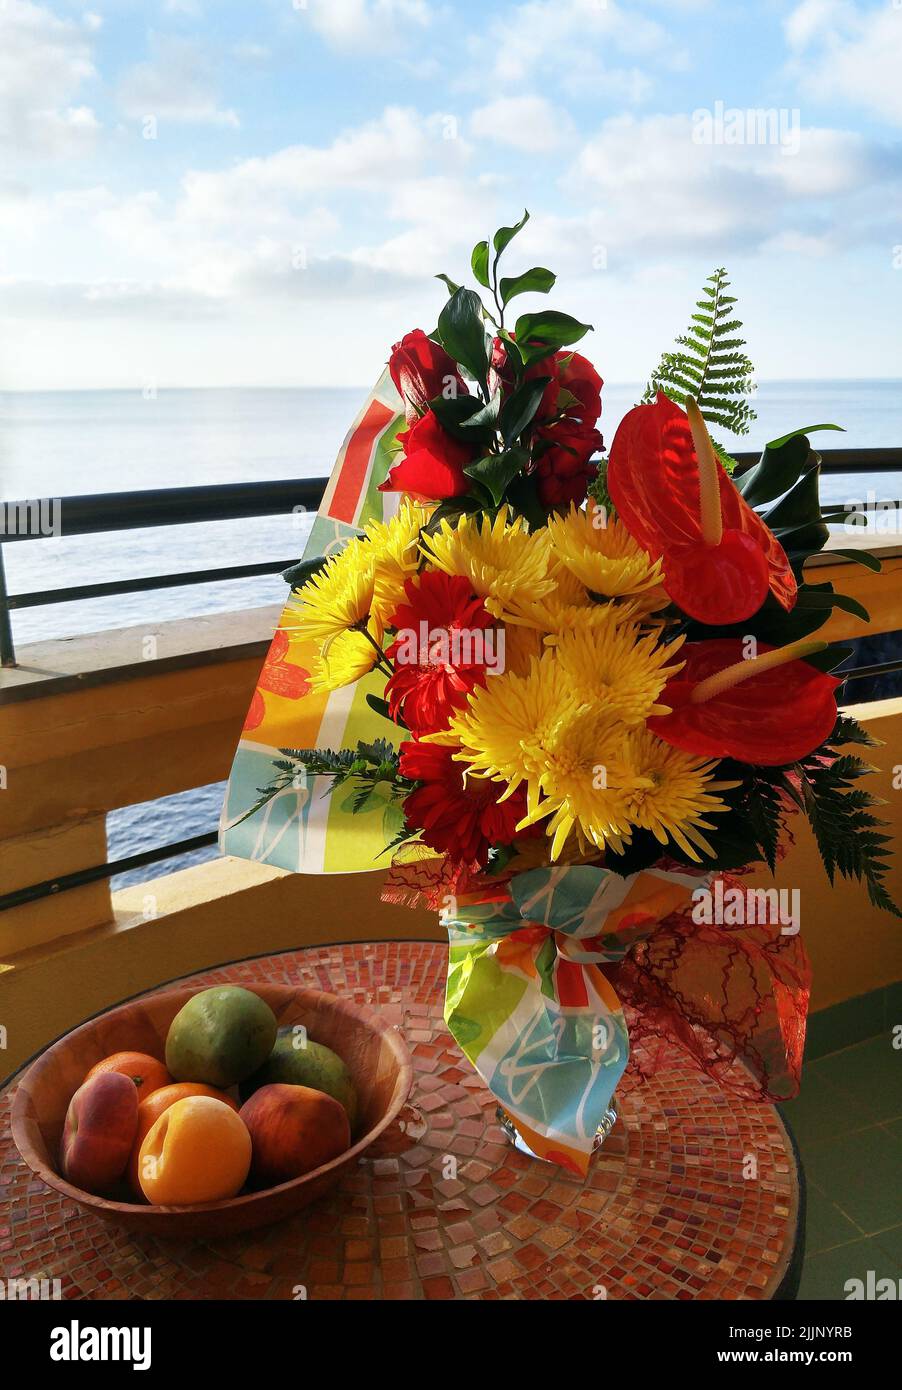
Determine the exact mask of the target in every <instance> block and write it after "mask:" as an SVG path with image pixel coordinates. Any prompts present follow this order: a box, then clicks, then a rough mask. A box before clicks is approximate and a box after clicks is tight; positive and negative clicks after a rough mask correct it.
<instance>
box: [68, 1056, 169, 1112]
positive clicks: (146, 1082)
mask: <svg viewBox="0 0 902 1390" xmlns="http://www.w3.org/2000/svg"><path fill="white" fill-rule="evenodd" d="M102 1071H118V1072H120V1073H121V1074H122V1076H127V1077H129V1078H130V1079H131V1080H132V1081H134V1083H135V1085H136V1086H137V1088H138V1104H139V1105H140V1103H141V1101H143V1100H146V1099H147V1097H148V1096H149V1095H150V1094H151V1093H152V1092H153V1091H158V1090H159V1089H160V1087H161V1086H168V1085H170V1083H171V1081H172V1077H171V1076H170V1075H169V1072H168V1071H167V1070H166V1067H165V1066H164V1064H163V1063H162V1062H161V1061H159V1059H158V1058H156V1057H151V1056H150V1054H149V1053H147V1052H114V1053H113V1054H112V1056H110V1057H104V1059H103V1061H102V1062H95V1063H94V1065H93V1067H92V1068H91V1070H90V1071H89V1072H88V1075H87V1076H86V1077H85V1081H88V1080H90V1078H91V1077H92V1076H97V1075H99V1073H100V1072H102Z"/></svg>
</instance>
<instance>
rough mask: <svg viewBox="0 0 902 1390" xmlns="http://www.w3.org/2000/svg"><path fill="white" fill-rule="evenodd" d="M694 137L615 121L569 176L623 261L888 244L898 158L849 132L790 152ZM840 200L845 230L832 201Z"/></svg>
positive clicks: (810, 135)
mask: <svg viewBox="0 0 902 1390" xmlns="http://www.w3.org/2000/svg"><path fill="white" fill-rule="evenodd" d="M693 129H694V127H693V122H692V120H691V119H690V118H689V117H688V116H650V117H647V118H645V119H637V118H635V117H633V116H619V117H616V118H613V119H611V120H608V121H606V122H605V123H604V124H603V126H602V127H601V129H600V131H599V132H598V134H597V135H596V136H595V137H594V138H593V139H591V140H589V141H588V142H587V143H586V145H585V146H584V147H583V149H582V150H581V151H580V153H579V155H578V157H577V159H576V161H575V163H574V166H573V168H572V169H571V170H570V171H569V172H568V174H567V175H566V176H565V179H564V183H565V186H566V188H567V190H568V191H569V192H570V193H571V194H572V195H573V196H575V197H576V198H577V199H580V200H581V201H582V202H583V203H584V204H585V203H590V205H591V206H592V209H593V210H592V211H591V212H590V213H589V214H588V215H587V217H586V219H585V220H586V221H587V222H588V224H589V227H590V229H591V235H592V237H593V238H594V241H595V243H596V244H598V245H601V246H604V247H607V248H610V249H611V251H612V252H614V253H616V256H617V257H618V258H619V259H620V261H621V262H622V261H629V262H633V263H636V262H640V263H641V262H642V261H643V260H646V261H647V260H648V259H649V258H651V257H653V256H660V255H662V254H665V255H666V254H668V253H669V254H670V255H677V254H680V253H684V252H687V251H698V252H702V251H704V252H706V253H714V254H722V250H723V248H724V247H725V246H728V247H730V248H731V249H733V250H734V253H735V251H736V250H742V249H745V250H749V251H751V250H756V249H758V248H760V247H761V246H763V245H765V244H768V243H769V242H770V241H771V239H772V238H773V237H775V236H777V235H778V234H780V233H788V234H791V235H792V236H794V237H796V238H798V236H809V235H817V236H823V235H825V234H829V235H831V236H832V237H833V239H834V242H835V243H836V244H849V243H853V242H856V241H857V242H861V241H868V240H873V239H875V238H879V237H881V236H883V234H884V228H883V224H882V222H881V216H882V212H881V210H885V205H886V186H887V181H888V180H890V179H893V180H894V181H895V183H896V186H897V187H898V186H899V180H900V172H902V159H900V157H899V156H898V155H890V154H887V153H886V152H885V151H883V150H882V149H881V148H880V147H879V146H876V145H874V144H872V143H871V142H869V141H868V140H866V139H865V138H864V137H863V136H858V135H853V134H850V133H848V132H845V131H835V130H828V129H811V128H806V127H804V126H803V127H802V129H801V132H800V137H799V138H800V146H799V151H798V153H797V154H795V155H789V154H786V153H784V152H783V150H782V149H781V147H780V146H779V145H776V144H768V145H759V144H747V145H727V144H711V145H704V144H697V143H695V141H694V140H693ZM878 193H879V197H876V196H875V195H876V194H878ZM836 197H841V198H843V200H844V204H843V206H844V216H843V219H842V221H841V222H838V221H837V219H836V216H835V211H834V210H833V209H832V208H830V206H829V205H828V204H827V203H825V202H824V200H825V199H830V198H836ZM786 244H788V243H786Z"/></svg>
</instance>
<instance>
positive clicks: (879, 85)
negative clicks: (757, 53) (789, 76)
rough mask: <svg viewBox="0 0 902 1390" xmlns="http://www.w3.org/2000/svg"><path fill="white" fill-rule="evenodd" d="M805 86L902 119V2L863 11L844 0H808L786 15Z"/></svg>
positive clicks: (815, 94)
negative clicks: (901, 4)
mask: <svg viewBox="0 0 902 1390" xmlns="http://www.w3.org/2000/svg"><path fill="white" fill-rule="evenodd" d="M786 37H787V40H788V42H789V44H790V47H791V48H792V49H793V51H794V53H795V55H796V58H797V63H796V65H795V68H794V71H795V73H796V75H797V77H798V80H799V81H800V82H801V84H802V88H803V90H804V91H805V92H807V93H808V94H809V95H810V97H811V98H812V99H816V100H818V101H820V102H836V101H842V102H846V103H848V104H849V105H851V106H856V107H859V108H861V109H862V110H865V111H870V112H872V113H873V114H874V115H877V116H880V117H882V118H883V119H885V120H887V121H892V122H894V123H898V124H902V8H900V7H899V6H898V5H896V4H890V3H884V4H882V5H880V6H879V7H878V8H877V9H872V10H867V11H863V10H861V9H858V8H856V6H854V5H852V4H849V3H845V0H803V3H802V4H801V5H799V6H798V7H797V8H796V9H795V10H793V12H792V14H791V15H790V16H789V17H788V19H787V20H786Z"/></svg>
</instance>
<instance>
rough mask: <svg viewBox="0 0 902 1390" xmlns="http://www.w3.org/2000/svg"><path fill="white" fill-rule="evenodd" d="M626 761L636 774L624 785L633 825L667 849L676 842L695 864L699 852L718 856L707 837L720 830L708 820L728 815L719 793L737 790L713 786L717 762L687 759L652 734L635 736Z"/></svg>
mask: <svg viewBox="0 0 902 1390" xmlns="http://www.w3.org/2000/svg"><path fill="white" fill-rule="evenodd" d="M622 757H623V761H624V763H626V764H628V765H629V767H630V769H631V772H630V774H629V776H628V777H626V778H625V779H624V781H623V792H624V795H625V797H626V813H627V817H628V819H629V821H630V823H631V824H632V825H634V826H636V827H637V828H638V829H641V830H650V831H651V833H652V835H654V837H655V839H656V840H658V841H659V842H660V844H662V845H666V844H667V842H668V840H674V841H676V843H677V844H678V845H679V846H680V848H681V849H682V850H683V851H684V852H685V853H686V854H688V855H689V857H690V859H696V860H698V859H699V855H698V853H697V849H698V848H701V849H703V850H705V851H706V853H708V854H713V852H714V851H713V850H712V848H711V845H710V844H709V843H708V841H707V840H706V839H705V836H704V835H703V834H702V831H703V830H712V829H713V828H714V827H713V825H712V824H711V822H710V821H708V820H705V819H704V818H705V817H706V816H709V815H711V814H712V813H716V812H718V811H725V810H726V809H727V808H726V806H725V804H724V802H723V801H722V799H721V798H720V797H719V796H715V795H714V794H713V793H715V792H718V791H725V790H726V789H727V788H729V787H733V786H735V785H736V783H735V782H714V781H712V780H711V778H712V775H713V773H714V770H715V769H716V767H717V760H716V759H705V758H698V757H695V756H694V755H693V754H691V753H684V752H683V751H682V749H680V748H673V747H672V746H671V745H670V744H669V743H665V742H664V741H663V739H660V738H657V737H656V736H655V735H654V734H653V733H651V732H650V731H649V730H648V729H631V730H630V732H629V734H628V735H627V737H626V739H625V741H624V745H623V753H622Z"/></svg>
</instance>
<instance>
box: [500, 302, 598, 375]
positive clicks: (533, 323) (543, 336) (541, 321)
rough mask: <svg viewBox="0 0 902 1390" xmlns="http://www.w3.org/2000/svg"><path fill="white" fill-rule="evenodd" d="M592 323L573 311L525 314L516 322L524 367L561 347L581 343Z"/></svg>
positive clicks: (547, 310) (546, 310)
mask: <svg viewBox="0 0 902 1390" xmlns="http://www.w3.org/2000/svg"><path fill="white" fill-rule="evenodd" d="M591 327H592V325H591V324H590V323H580V321H579V319H575V318H572V317H571V315H570V314H560V313H558V312H557V311H556V310H554V309H545V310H543V311H542V312H540V313H536V314H521V315H520V317H519V318H518V319H517V324H516V330H515V332H516V339H517V348H518V350H519V353H520V357H521V358H522V360H523V364H524V366H529V364H530V362H538V361H540V360H541V359H542V358H543V357H548V356H549V355H550V354H551V353H552V352H556V351H557V350H558V348H562V347H567V346H569V344H570V343H578V342H579V340H580V338H584V337H585V335H586V334H587V333H588V332H589V330H590V329H591Z"/></svg>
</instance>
